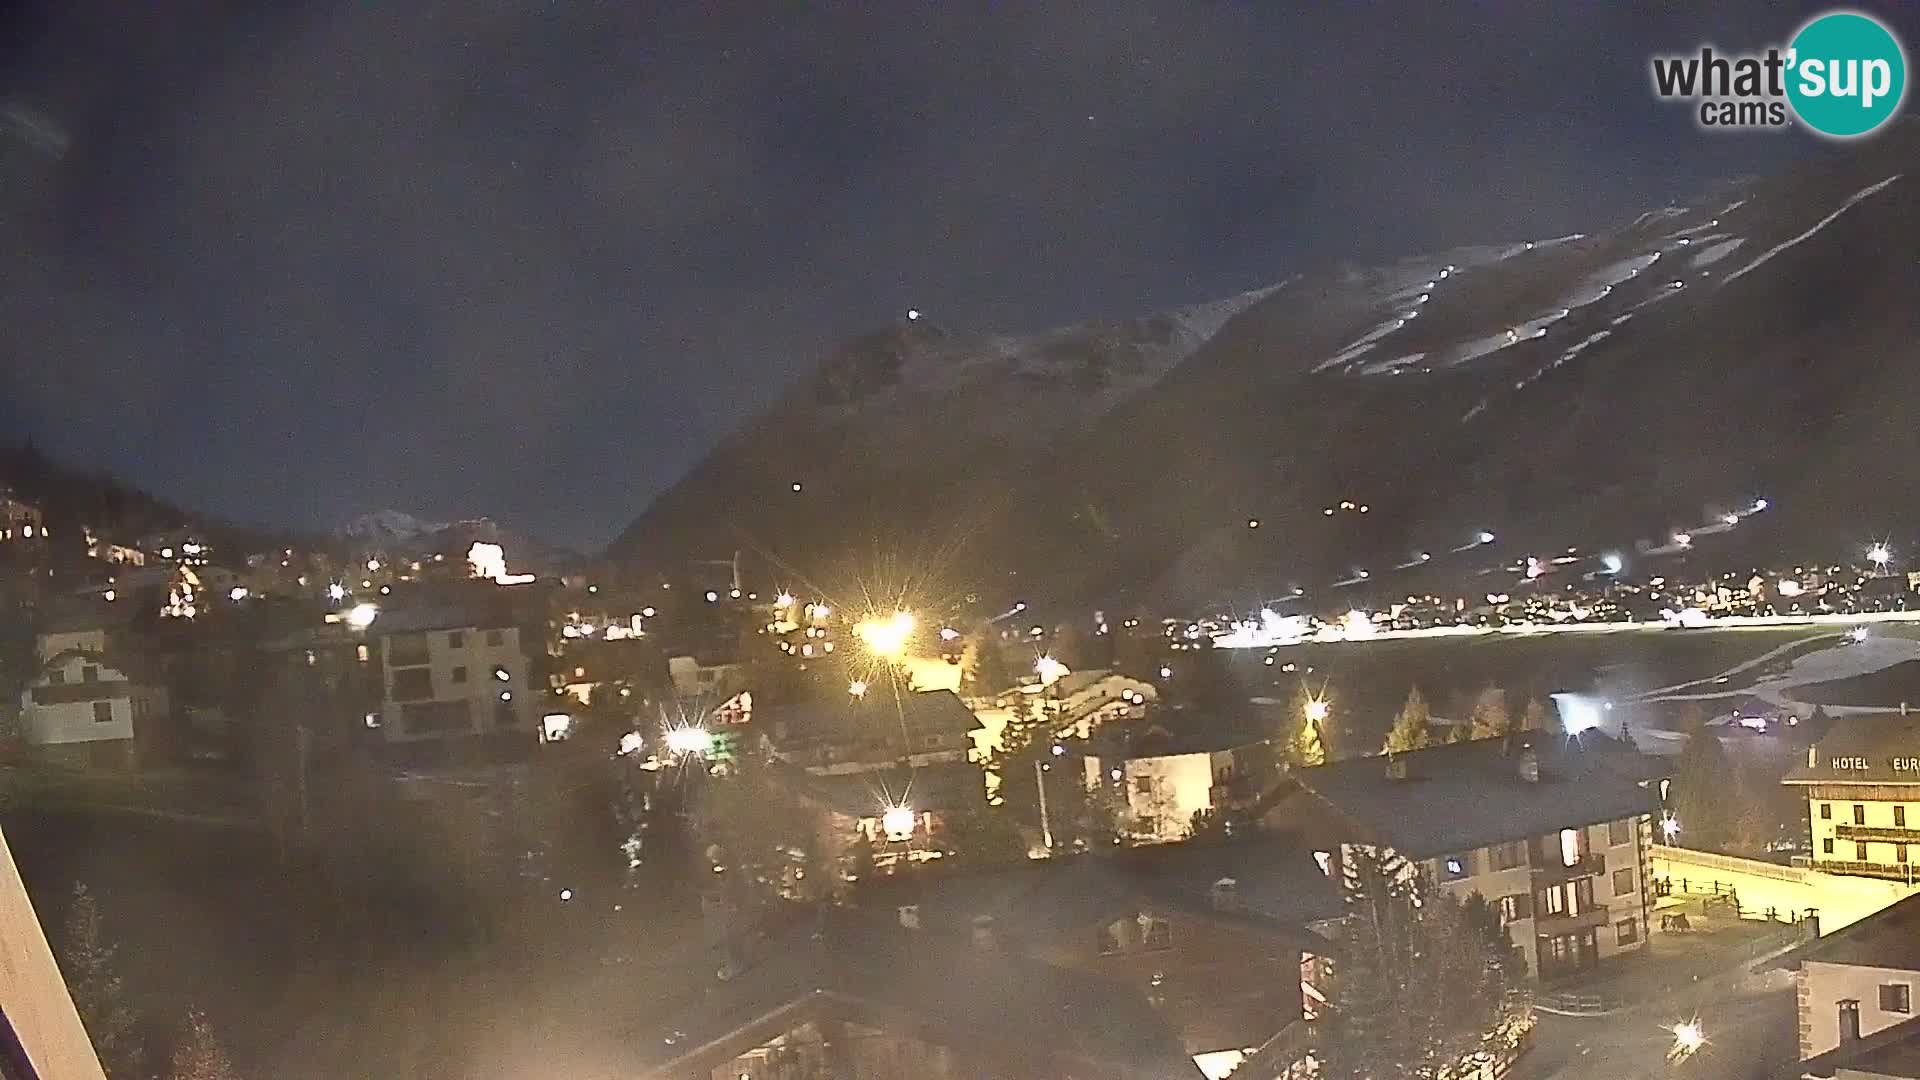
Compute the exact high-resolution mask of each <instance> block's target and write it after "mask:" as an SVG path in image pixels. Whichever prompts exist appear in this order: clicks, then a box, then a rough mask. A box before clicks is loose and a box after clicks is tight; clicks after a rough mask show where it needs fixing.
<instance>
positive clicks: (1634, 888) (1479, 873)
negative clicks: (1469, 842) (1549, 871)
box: [1424, 815, 1653, 977]
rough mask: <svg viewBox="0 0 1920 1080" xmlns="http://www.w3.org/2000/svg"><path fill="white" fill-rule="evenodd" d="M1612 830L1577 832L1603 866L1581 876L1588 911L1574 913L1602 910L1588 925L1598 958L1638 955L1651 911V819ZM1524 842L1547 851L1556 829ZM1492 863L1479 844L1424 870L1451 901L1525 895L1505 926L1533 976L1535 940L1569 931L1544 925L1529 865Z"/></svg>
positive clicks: (1608, 826)
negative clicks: (1599, 922) (1473, 896)
mask: <svg viewBox="0 0 1920 1080" xmlns="http://www.w3.org/2000/svg"><path fill="white" fill-rule="evenodd" d="M1615 825H1616V823H1603V824H1599V825H1591V826H1587V827H1586V828H1585V829H1584V830H1582V831H1584V833H1585V838H1586V844H1587V851H1588V852H1590V853H1592V854H1595V855H1598V856H1600V857H1601V860H1602V861H1601V862H1600V863H1599V864H1598V872H1596V873H1593V874H1590V875H1582V876H1584V877H1587V878H1589V879H1590V881H1591V886H1590V887H1591V889H1592V893H1593V896H1592V902H1593V907H1592V908H1591V909H1584V910H1583V911H1582V912H1579V913H1577V914H1585V912H1586V911H1591V910H1598V909H1601V908H1604V909H1606V913H1607V914H1606V918H1605V920H1604V922H1603V924H1602V925H1599V926H1595V927H1593V928H1592V929H1593V930H1594V945H1595V954H1596V956H1597V958H1598V959H1599V960H1601V961H1605V960H1606V959H1608V958H1609V957H1613V956H1617V955H1620V954H1622V953H1630V952H1638V951H1639V950H1641V949H1643V948H1645V947H1646V942H1647V924H1646V923H1647V920H1646V913H1647V911H1648V910H1650V909H1651V908H1652V906H1653V893H1652V888H1653V875H1652V867H1651V862H1650V856H1649V852H1650V850H1651V846H1650V839H1651V832H1650V830H1651V828H1652V824H1651V818H1649V817H1648V816H1646V815H1642V816H1640V817H1637V818H1628V819H1622V821H1621V822H1619V823H1617V826H1618V827H1617V829H1616V827H1615ZM1616 832H1617V833H1618V834H1619V836H1620V842H1619V843H1614V842H1613V838H1614V836H1615V834H1616ZM1528 842H1529V843H1536V842H1537V843H1541V844H1544V845H1547V849H1548V850H1552V849H1553V848H1554V847H1555V846H1557V845H1558V843H1559V832H1558V831H1557V830H1556V831H1555V832H1553V833H1548V834H1543V835H1541V836H1538V837H1533V838H1530V839H1529V841H1528ZM1450 861H1454V862H1457V864H1458V867H1459V871H1460V872H1459V873H1456V872H1455V871H1454V870H1453V869H1452V868H1451V866H1450V865H1449V863H1450ZM1494 866H1495V861H1494V848H1492V847H1484V848H1479V849H1476V850H1474V851H1470V852H1463V853H1460V854H1457V855H1450V856H1442V857H1439V858H1435V859H1429V860H1427V861H1426V864H1425V866H1424V872H1425V873H1426V875H1427V879H1428V880H1429V881H1431V882H1434V883H1435V885H1436V886H1437V887H1438V888H1439V889H1440V891H1441V892H1444V893H1446V894H1447V895H1449V896H1452V897H1454V898H1456V899H1463V898H1465V897H1467V896H1469V895H1471V894H1473V893H1476V892H1477V893H1479V894H1480V895H1481V896H1482V897H1484V898H1486V899H1487V900H1488V901H1489V902H1492V903H1495V904H1498V903H1499V902H1500V900H1501V898H1502V897H1516V898H1517V897H1522V896H1524V897H1526V900H1525V901H1524V902H1518V901H1516V907H1517V909H1518V910H1521V911H1523V912H1525V914H1523V915H1522V916H1521V917H1519V918H1515V919H1513V920H1511V921H1510V922H1509V923H1508V933H1509V934H1510V935H1511V936H1512V938H1513V942H1514V944H1516V945H1518V946H1519V947H1520V951H1521V952H1522V953H1523V954H1525V956H1526V958H1527V970H1528V971H1529V972H1531V973H1532V974H1534V975H1535V976H1536V977H1537V976H1538V975H1539V974H1540V942H1539V935H1540V934H1542V933H1550V934H1559V933H1569V932H1573V929H1572V927H1571V925H1570V924H1569V923H1568V922H1567V921H1565V920H1557V919H1551V918H1546V919H1545V920H1544V923H1543V917H1544V912H1543V911H1542V907H1543V904H1542V901H1541V896H1542V893H1543V891H1544V889H1545V887H1546V886H1545V884H1544V883H1539V884H1536V879H1535V873H1534V866H1533V864H1532V863H1531V862H1530V861H1522V862H1521V863H1520V864H1519V865H1517V866H1511V867H1508V868H1506V869H1501V870H1496V869H1494ZM1616 873H1620V874H1621V877H1620V878H1619V880H1618V881H1616V879H1615V874H1616ZM1556 924H1557V925H1556ZM1623 924H1628V925H1623Z"/></svg>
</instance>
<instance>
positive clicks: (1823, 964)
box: [1794, 897, 1920, 1080]
mask: <svg viewBox="0 0 1920 1080" xmlns="http://www.w3.org/2000/svg"><path fill="white" fill-rule="evenodd" d="M1794 979H1795V986H1796V990H1797V992H1798V999H1799V1029H1800V1059H1801V1060H1800V1065H1801V1073H1802V1074H1803V1075H1807V1076H1837V1077H1846V1078H1848V1080H1855V1078H1858V1080H1865V1078H1868V1077H1910V1078H1911V1077H1920V1020H1916V1015H1915V1013H1914V1004H1915V1003H1914V998H1915V993H1914V988H1915V987H1916V986H1920V897H1909V898H1907V899H1905V900H1902V901H1900V902H1899V903H1897V904H1895V905H1893V906H1892V907H1889V908H1887V909H1886V910H1884V911H1880V912H1878V913H1876V914H1874V915H1872V916H1870V917H1868V918H1865V919H1862V920H1860V921H1859V922H1857V923H1854V924H1853V925H1851V926H1847V927H1844V928H1842V929H1840V930H1836V931H1834V932H1833V933H1831V934H1828V935H1827V936H1826V937H1823V938H1820V939H1819V940H1818V941H1815V942H1814V943H1812V944H1811V945H1809V946H1807V947H1806V948H1805V949H1804V950H1803V951H1802V952H1801V953H1800V954H1799V964H1798V970H1797V971H1796V973H1795V976H1794Z"/></svg>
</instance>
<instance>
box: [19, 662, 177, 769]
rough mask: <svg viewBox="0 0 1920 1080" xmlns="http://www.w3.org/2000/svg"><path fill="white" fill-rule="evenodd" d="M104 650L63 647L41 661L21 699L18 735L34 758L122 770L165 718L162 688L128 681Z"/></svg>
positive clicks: (122, 665) (150, 683)
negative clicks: (34, 755) (143, 737)
mask: <svg viewBox="0 0 1920 1080" xmlns="http://www.w3.org/2000/svg"><path fill="white" fill-rule="evenodd" d="M124 667H125V665H124V664H123V663H122V664H114V663H109V662H108V660H107V657H106V656H105V654H104V653H103V652H100V651H94V650H90V649H82V648H68V649H63V650H61V651H59V652H57V653H55V654H54V655H52V656H50V657H48V658H46V659H45V660H44V661H43V662H42V664H41V666H40V671H39V673H38V674H36V675H35V676H34V678H33V682H32V683H31V684H29V685H28V687H27V689H26V691H25V692H24V693H22V694H21V696H20V735H21V738H22V739H23V740H24V741H25V742H26V744H27V745H28V746H29V747H31V748H32V749H33V751H34V752H35V754H36V755H38V756H42V757H46V758H49V759H52V760H55V761H59V762H61V763H64V764H70V765H87V766H94V767H99V768H127V767H130V766H132V765H134V764H135V763H137V761H138V758H139V754H138V751H137V746H138V744H139V743H138V741H139V740H140V739H141V737H142V735H143V732H144V733H146V734H148V735H149V736H150V734H151V731H150V729H149V728H148V725H151V724H155V723H157V722H158V721H160V720H161V719H163V718H164V717H165V716H166V713H167V692H166V688H165V687H163V686H159V685H156V684H154V683H152V682H150V681H147V680H136V679H134V678H131V677H129V675H128V674H127V672H126V671H125V670H124Z"/></svg>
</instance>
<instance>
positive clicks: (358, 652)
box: [353, 645, 371, 664]
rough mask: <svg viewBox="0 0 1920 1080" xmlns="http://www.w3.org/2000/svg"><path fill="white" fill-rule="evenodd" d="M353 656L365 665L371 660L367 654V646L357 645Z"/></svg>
mask: <svg viewBox="0 0 1920 1080" xmlns="http://www.w3.org/2000/svg"><path fill="white" fill-rule="evenodd" d="M353 656H354V659H356V660H358V661H360V662H361V663H363V664H364V663H366V662H367V661H368V660H369V659H370V658H371V657H370V656H369V655H368V653H367V647H366V646H365V645H355V646H354V647H353Z"/></svg>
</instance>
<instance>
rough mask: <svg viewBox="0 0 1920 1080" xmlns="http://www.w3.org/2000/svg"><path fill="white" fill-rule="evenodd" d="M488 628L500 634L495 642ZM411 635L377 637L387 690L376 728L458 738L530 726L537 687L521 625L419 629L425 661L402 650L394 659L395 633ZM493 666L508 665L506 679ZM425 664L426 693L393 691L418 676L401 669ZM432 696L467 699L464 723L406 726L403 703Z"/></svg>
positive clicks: (390, 734)
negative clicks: (504, 717) (509, 718)
mask: <svg viewBox="0 0 1920 1080" xmlns="http://www.w3.org/2000/svg"><path fill="white" fill-rule="evenodd" d="M489 634H497V635H498V639H497V640H498V644H493V643H490V641H489V638H488V635H489ZM414 636H415V635H413V634H392V635H388V636H387V637H386V638H384V639H382V642H381V648H382V650H383V651H382V657H383V659H384V661H385V667H386V679H387V683H386V696H385V699H384V700H383V701H382V703H381V722H380V729H381V733H382V734H383V735H384V736H385V738H386V739H388V740H389V741H395V742H403V741H413V740H418V739H434V738H457V737H461V736H466V735H478V734H485V733H487V732H492V731H500V730H503V729H504V730H514V731H532V730H533V725H534V723H535V722H536V717H535V716H534V713H535V711H536V706H537V705H538V704H539V696H540V695H539V688H538V687H536V686H534V685H533V682H532V679H531V678H530V674H531V671H532V662H531V660H530V659H529V658H528V657H527V654H526V653H525V652H524V651H522V649H521V647H520V631H519V629H518V628H517V627H489V628H476V627H456V628H454V629H451V630H427V631H421V632H420V634H419V636H421V637H424V638H425V640H426V645H427V648H426V657H425V663H412V662H408V661H409V660H410V658H408V657H404V656H403V657H402V661H403V662H401V663H399V664H396V663H395V656H396V650H395V643H396V639H406V638H412V637H414ZM456 641H457V642H458V644H456V643H455V642H456ZM496 667H498V668H504V669H506V672H507V679H506V680H505V681H501V680H500V679H498V678H496V677H495V674H494V669H495V668H496ZM423 670H424V671H425V672H426V673H427V676H426V677H427V679H428V693H429V695H430V696H428V697H424V698H412V697H405V698H403V697H402V696H400V695H399V694H397V693H396V688H397V687H401V686H404V685H405V680H412V679H417V678H418V676H417V675H408V674H403V673H404V672H419V671H423ZM458 672H464V679H462V680H460V681H456V680H455V676H456V674H457V673H458ZM503 693H504V694H510V695H512V698H511V700H509V701H505V702H503V701H501V700H500V695H501V694H503ZM432 702H443V703H449V704H452V703H462V704H465V705H466V707H467V717H466V722H465V723H464V725H462V726H459V727H456V728H450V729H444V730H421V729H419V728H418V727H417V726H416V727H415V728H413V729H411V730H410V729H409V724H408V717H407V706H408V705H424V704H428V703H432ZM503 706H505V709H504V710H503V708H502V707H503ZM503 711H507V712H511V713H512V715H513V722H512V724H511V725H506V726H504V727H503V725H502V724H500V723H499V716H500V715H501V713H502V712H503Z"/></svg>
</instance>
